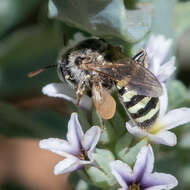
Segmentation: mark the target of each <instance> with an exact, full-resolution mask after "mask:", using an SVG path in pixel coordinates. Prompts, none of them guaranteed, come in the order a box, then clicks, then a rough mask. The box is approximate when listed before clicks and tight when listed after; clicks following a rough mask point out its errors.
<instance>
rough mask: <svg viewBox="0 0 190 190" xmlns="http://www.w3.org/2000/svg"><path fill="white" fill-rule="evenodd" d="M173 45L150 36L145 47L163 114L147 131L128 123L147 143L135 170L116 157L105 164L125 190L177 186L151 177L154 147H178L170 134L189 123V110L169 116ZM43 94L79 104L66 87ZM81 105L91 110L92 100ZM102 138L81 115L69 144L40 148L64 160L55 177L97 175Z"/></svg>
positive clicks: (72, 124) (50, 142)
mask: <svg viewBox="0 0 190 190" xmlns="http://www.w3.org/2000/svg"><path fill="white" fill-rule="evenodd" d="M171 42H172V41H171V40H166V39H165V38H164V37H163V36H151V38H150V39H149V41H148V43H147V47H146V51H147V55H148V65H149V70H150V71H151V72H152V73H154V75H155V76H156V77H157V78H158V80H159V81H160V83H161V85H162V87H163V95H162V96H161V97H160V98H159V100H160V113H159V116H158V119H157V120H156V122H155V123H154V124H153V125H152V126H151V127H150V128H148V129H142V128H140V127H138V126H134V124H133V123H132V122H130V121H128V122H126V128H127V130H126V132H127V131H128V132H129V133H130V134H132V135H133V136H136V137H137V138H139V139H146V140H148V141H147V142H148V143H147V144H146V145H144V146H142V147H141V148H140V151H138V152H137V153H136V155H135V157H134V158H133V159H134V162H133V163H134V165H133V167H132V165H130V164H128V163H127V162H123V161H120V160H117V159H115V157H117V155H114V154H115V153H113V156H112V157H113V158H114V160H112V161H110V162H109V163H106V164H108V165H109V169H105V170H106V172H107V171H110V173H111V174H112V177H113V176H114V178H115V179H116V181H117V183H118V184H119V185H120V186H121V189H122V190H141V189H144V190H163V189H164V190H165V189H172V188H174V187H175V186H176V185H177V184H178V182H177V179H176V178H175V177H174V176H172V175H170V174H165V173H157V172H153V173H152V171H153V166H154V154H153V150H152V147H151V143H156V144H164V145H167V146H174V145H176V143H177V138H176V135H175V134H174V133H173V132H171V131H169V130H171V129H173V128H175V127H177V126H181V125H183V124H185V123H187V122H190V117H189V116H190V109H189V108H185V107H183V108H179V109H175V110H170V111H168V112H167V107H168V96H167V89H166V81H167V80H168V79H169V78H170V77H171V75H172V74H173V73H174V71H175V69H176V67H175V57H172V58H170V59H169V61H167V62H165V59H166V56H167V54H168V52H169V48H170V46H171ZM42 92H43V93H44V94H46V95H48V96H52V97H59V98H64V99H66V100H68V101H71V102H73V103H74V104H76V100H75V98H74V91H72V90H71V89H69V88H68V87H67V85H65V84H58V83H56V84H55V83H53V84H48V85H47V86H45V87H44V88H43V90H42ZM80 105H81V106H82V107H83V108H87V109H90V107H91V100H90V98H89V97H84V98H83V100H82V101H81V104H80ZM102 130H104V129H102ZM100 138H101V128H100V127H98V126H93V127H91V128H90V129H88V130H87V131H86V133H84V132H83V130H82V127H81V125H80V123H79V120H78V115H77V114H76V113H72V115H71V118H70V121H69V123H68V132H67V135H66V139H67V140H62V139H56V138H49V139H45V140H41V141H40V148H43V149H47V150H50V151H52V152H54V153H56V154H58V155H61V156H63V157H64V158H65V159H64V160H63V161H60V162H59V163H58V164H57V165H56V166H55V170H54V173H55V174H63V173H67V172H72V171H74V170H77V169H87V168H88V167H95V168H97V169H99V170H98V171H100V172H102V171H104V168H102V167H100V166H99V163H97V159H96V158H95V157H94V155H95V154H96V145H97V144H98V142H99V139H100ZM105 160H107V158H105ZM102 162H105V161H102ZM111 174H110V175H111ZM108 176H109V175H108ZM116 181H112V183H110V184H112V185H110V186H113V185H116V184H117V183H116ZM95 185H96V184H95ZM116 186H117V185H116Z"/></svg>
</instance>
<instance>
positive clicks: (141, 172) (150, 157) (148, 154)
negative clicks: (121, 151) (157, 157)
mask: <svg viewBox="0 0 190 190" xmlns="http://www.w3.org/2000/svg"><path fill="white" fill-rule="evenodd" d="M153 166H154V154H153V151H152V147H151V146H150V145H147V146H144V147H142V148H141V150H140V152H139V153H138V155H137V160H136V162H135V165H134V167H133V173H134V180H135V181H141V179H142V178H143V177H144V176H147V175H150V173H151V172H152V170H153Z"/></svg>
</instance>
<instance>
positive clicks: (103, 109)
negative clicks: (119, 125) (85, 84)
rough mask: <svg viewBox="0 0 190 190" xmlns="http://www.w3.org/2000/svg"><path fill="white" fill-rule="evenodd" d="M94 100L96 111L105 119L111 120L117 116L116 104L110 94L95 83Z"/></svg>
mask: <svg viewBox="0 0 190 190" xmlns="http://www.w3.org/2000/svg"><path fill="white" fill-rule="evenodd" d="M92 98H93V101H94V105H95V107H96V111H97V112H98V113H99V114H100V116H101V117H102V118H103V119H106V120H107V119H111V118H112V117H113V116H114V114H115V109H116V103H115V100H114V99H113V97H112V96H111V95H110V93H109V92H108V91H107V90H106V89H105V88H103V87H102V86H101V84H99V83H95V82H94V83H93V86H92Z"/></svg>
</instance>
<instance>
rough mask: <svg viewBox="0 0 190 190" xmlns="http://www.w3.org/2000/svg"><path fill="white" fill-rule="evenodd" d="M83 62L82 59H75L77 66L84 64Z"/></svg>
mask: <svg viewBox="0 0 190 190" xmlns="http://www.w3.org/2000/svg"><path fill="white" fill-rule="evenodd" d="M82 60H83V58H82V57H77V58H76V59H75V64H76V65H81V64H82Z"/></svg>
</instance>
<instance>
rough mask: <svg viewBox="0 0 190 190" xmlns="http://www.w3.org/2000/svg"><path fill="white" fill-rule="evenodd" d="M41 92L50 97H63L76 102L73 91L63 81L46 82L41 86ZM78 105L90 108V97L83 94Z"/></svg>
mask: <svg viewBox="0 0 190 190" xmlns="http://www.w3.org/2000/svg"><path fill="white" fill-rule="evenodd" d="M42 93H43V94H45V95H47V96H50V97H55V98H63V99H65V100H67V101H70V102H72V103H73V104H77V100H76V93H75V91H74V90H73V89H72V88H69V86H68V84H66V83H64V82H63V83H51V84H48V85H46V86H44V87H43V88H42ZM79 106H80V107H82V108H84V109H87V110H88V109H90V108H91V106H92V100H91V98H90V97H88V96H86V95H84V96H83V97H82V98H81V100H80V103H79Z"/></svg>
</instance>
